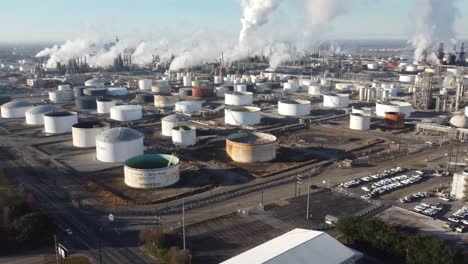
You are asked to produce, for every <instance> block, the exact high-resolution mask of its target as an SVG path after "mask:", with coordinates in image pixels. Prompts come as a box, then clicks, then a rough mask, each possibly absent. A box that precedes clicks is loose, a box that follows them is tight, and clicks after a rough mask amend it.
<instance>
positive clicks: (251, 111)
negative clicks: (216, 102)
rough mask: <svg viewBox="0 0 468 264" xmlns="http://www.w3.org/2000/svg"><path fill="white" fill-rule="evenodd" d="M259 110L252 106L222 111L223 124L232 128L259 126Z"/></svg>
mask: <svg viewBox="0 0 468 264" xmlns="http://www.w3.org/2000/svg"><path fill="white" fill-rule="evenodd" d="M260 110H261V109H260V108H258V107H253V106H233V107H228V108H226V109H224V122H225V123H226V124H228V125H232V126H252V125H257V124H260V119H261V111H260Z"/></svg>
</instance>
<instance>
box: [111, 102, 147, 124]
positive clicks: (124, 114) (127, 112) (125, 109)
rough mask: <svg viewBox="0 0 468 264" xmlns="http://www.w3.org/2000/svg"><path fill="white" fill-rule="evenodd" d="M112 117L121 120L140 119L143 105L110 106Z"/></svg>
mask: <svg viewBox="0 0 468 264" xmlns="http://www.w3.org/2000/svg"><path fill="white" fill-rule="evenodd" d="M110 118H111V119H113V120H117V121H121V122H127V121H134V120H140V119H142V118H143V109H142V107H141V105H116V106H113V107H111V108H110Z"/></svg>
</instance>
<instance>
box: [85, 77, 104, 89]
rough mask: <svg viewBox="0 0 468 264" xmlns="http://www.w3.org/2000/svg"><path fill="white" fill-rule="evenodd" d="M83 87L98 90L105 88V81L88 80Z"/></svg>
mask: <svg viewBox="0 0 468 264" xmlns="http://www.w3.org/2000/svg"><path fill="white" fill-rule="evenodd" d="M85 86H87V87H97V88H100V87H104V86H106V81H105V80H100V79H90V80H87V81H86V82H85Z"/></svg>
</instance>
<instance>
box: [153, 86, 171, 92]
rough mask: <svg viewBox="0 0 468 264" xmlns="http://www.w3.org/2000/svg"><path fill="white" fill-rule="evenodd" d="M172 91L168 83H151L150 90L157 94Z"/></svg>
mask: <svg viewBox="0 0 468 264" xmlns="http://www.w3.org/2000/svg"><path fill="white" fill-rule="evenodd" d="M171 91H172V88H171V87H170V86H168V85H153V86H152V87H151V92H153V93H158V94H168V93H170V92H171Z"/></svg>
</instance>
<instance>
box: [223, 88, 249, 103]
mask: <svg viewBox="0 0 468 264" xmlns="http://www.w3.org/2000/svg"><path fill="white" fill-rule="evenodd" d="M224 103H225V104H226V105H251V104H253V93H251V92H231V91H227V92H226V93H225V95H224Z"/></svg>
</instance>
